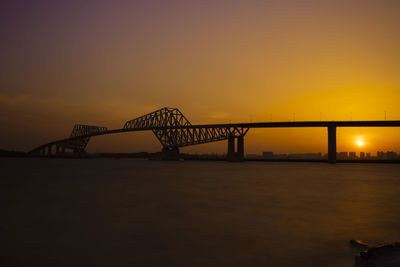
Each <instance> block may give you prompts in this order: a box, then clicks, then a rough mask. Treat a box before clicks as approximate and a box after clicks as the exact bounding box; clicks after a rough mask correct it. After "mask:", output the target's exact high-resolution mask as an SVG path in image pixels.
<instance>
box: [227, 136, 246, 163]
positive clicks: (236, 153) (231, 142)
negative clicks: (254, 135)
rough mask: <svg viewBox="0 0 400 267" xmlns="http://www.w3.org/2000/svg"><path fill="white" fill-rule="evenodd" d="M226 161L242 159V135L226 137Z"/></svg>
mask: <svg viewBox="0 0 400 267" xmlns="http://www.w3.org/2000/svg"><path fill="white" fill-rule="evenodd" d="M235 139H237V148H236V150H235ZM227 160H228V161H243V160H244V136H238V137H235V136H234V135H231V136H229V137H228V155H227Z"/></svg>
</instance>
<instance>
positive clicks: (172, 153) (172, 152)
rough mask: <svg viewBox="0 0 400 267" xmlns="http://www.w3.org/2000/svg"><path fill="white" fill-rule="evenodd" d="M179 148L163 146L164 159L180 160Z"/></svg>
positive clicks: (162, 157) (162, 155) (162, 156)
mask: <svg viewBox="0 0 400 267" xmlns="http://www.w3.org/2000/svg"><path fill="white" fill-rule="evenodd" d="M179 158H180V155H179V148H177V147H172V148H171V147H163V149H162V151H161V159H162V160H179Z"/></svg>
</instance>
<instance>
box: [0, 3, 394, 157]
mask: <svg viewBox="0 0 400 267" xmlns="http://www.w3.org/2000/svg"><path fill="white" fill-rule="evenodd" d="M399 11H400V2H399V1H396V0H382V1H371V0H365V1H356V0H349V1H318V0H310V1H295V0H292V1H287V0H283V1H229V4H227V1H216V0H214V1H188V0H187V1H162V0H158V1H157V0H154V1H123V0H116V1H105V0H102V1H85V2H81V1H43V0H37V1H28V0H25V1H24V0H21V1H8V0H7V1H3V2H2V8H1V16H0V22H1V23H0V38H1V42H0V56H1V64H0V68H1V72H0V124H1V125H2V127H1V131H0V140H1V141H0V148H3V149H15V150H22V151H29V150H30V149H32V148H34V147H36V146H37V145H40V144H42V143H45V142H49V141H53V140H56V139H61V138H64V137H67V136H68V135H69V133H70V131H71V129H72V127H73V125H74V124H75V123H82V124H90V125H100V126H106V127H108V128H110V129H111V128H121V127H122V126H123V124H124V123H125V122H126V121H127V120H130V119H133V118H135V117H138V116H141V115H143V114H145V113H149V112H151V111H153V110H156V109H158V108H161V107H164V106H169V107H177V108H179V109H180V110H181V111H182V113H183V114H185V116H186V117H187V118H188V119H189V120H190V121H191V122H192V123H193V124H197V123H227V122H249V121H253V122H256V121H292V120H293V119H295V120H296V121H306V120H320V119H322V120H383V119H384V118H385V111H386V118H387V119H388V120H400V105H399V99H400V76H399V73H400V50H399V49H398V48H399V47H400V35H399V29H398V26H399V25H400V17H399V16H398V14H399ZM399 135H400V129H396V128H388V129H383V128H370V129H366V128H350V129H343V128H339V129H338V151H357V152H359V151H366V152H373V153H374V152H376V151H377V150H384V151H386V150H394V151H397V152H400V142H399V138H398V137H399ZM359 140H362V141H363V142H364V145H363V146H362V147H358V146H357V142H358V141H359ZM245 147H246V153H260V152H262V151H275V152H277V153H289V152H293V153H296V152H323V153H324V152H326V150H327V133H326V129H324V128H321V129H263V130H254V129H253V130H251V131H250V132H249V133H248V134H247V135H246V139H245ZM88 149H89V151H102V152H106V151H107V152H139V151H158V150H160V144H159V143H158V142H157V140H156V138H155V137H154V136H153V135H152V133H150V132H149V133H129V134H123V135H115V136H105V137H96V138H93V139H92V140H91V141H90V143H89V147H88ZM183 151H184V152H207V153H212V152H219V153H221V152H226V142H218V143H215V144H208V145H201V146H194V147H189V148H185V149H184V150H183Z"/></svg>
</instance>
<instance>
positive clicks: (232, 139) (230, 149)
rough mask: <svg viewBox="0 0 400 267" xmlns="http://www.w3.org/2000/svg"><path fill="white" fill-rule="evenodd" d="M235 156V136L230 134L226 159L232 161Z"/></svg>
mask: <svg viewBox="0 0 400 267" xmlns="http://www.w3.org/2000/svg"><path fill="white" fill-rule="evenodd" d="M234 158H235V136H233V135H230V136H229V137H228V155H227V159H228V160H229V161H233V160H234Z"/></svg>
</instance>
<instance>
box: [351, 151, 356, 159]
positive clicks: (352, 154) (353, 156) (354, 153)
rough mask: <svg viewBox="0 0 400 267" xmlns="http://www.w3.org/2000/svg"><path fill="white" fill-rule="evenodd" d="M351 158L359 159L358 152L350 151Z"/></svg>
mask: <svg viewBox="0 0 400 267" xmlns="http://www.w3.org/2000/svg"><path fill="white" fill-rule="evenodd" d="M349 159H350V160H354V159H357V156H356V152H349Z"/></svg>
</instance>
